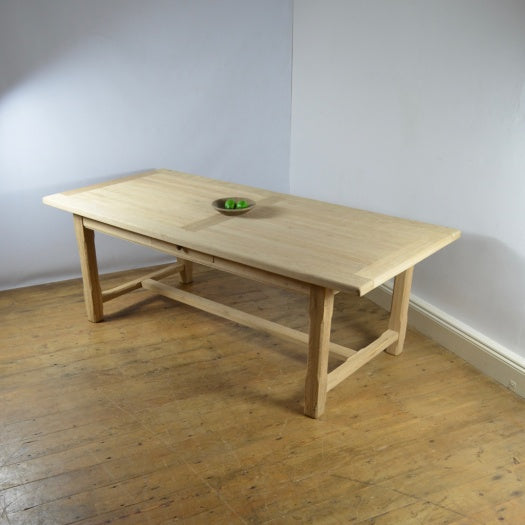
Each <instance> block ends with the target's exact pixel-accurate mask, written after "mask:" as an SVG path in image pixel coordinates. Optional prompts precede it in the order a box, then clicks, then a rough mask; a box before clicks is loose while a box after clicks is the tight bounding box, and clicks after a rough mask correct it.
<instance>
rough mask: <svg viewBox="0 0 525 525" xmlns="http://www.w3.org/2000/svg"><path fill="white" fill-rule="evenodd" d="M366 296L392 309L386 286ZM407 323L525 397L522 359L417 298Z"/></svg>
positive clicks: (524, 372)
mask: <svg viewBox="0 0 525 525" xmlns="http://www.w3.org/2000/svg"><path fill="white" fill-rule="evenodd" d="M367 297H368V298H369V299H371V300H372V301H374V302H375V303H376V304H378V305H379V306H381V307H382V308H385V309H386V310H389V309H390V302H391V297H392V290H391V288H389V287H388V286H386V285H383V286H380V287H379V288H376V289H375V290H373V291H372V292H370V293H368V294H367ZM408 324H409V326H410V328H413V329H415V330H417V331H418V332H420V333H422V334H423V335H425V336H427V337H429V338H430V339H432V340H433V341H436V342H437V343H439V344H440V345H441V346H443V347H445V348H446V349H447V350H450V351H451V352H453V353H454V354H456V355H458V356H459V357H461V358H462V359H464V360H465V361H467V362H468V363H470V364H471V365H472V366H474V367H475V368H477V369H478V370H479V371H481V372H482V373H484V374H485V375H487V376H489V377H491V378H493V379H495V380H496V381H498V382H499V383H501V384H502V385H504V386H505V387H507V388H508V389H509V390H512V391H513V392H515V393H516V394H518V395H519V396H521V397H524V398H525V359H524V358H522V357H521V356H519V355H517V354H515V353H514V352H512V351H511V350H509V349H507V348H505V347H504V346H502V345H500V344H499V343H496V342H495V341H492V340H491V339H489V338H488V337H486V336H484V335H483V334H481V333H479V332H477V331H476V330H474V329H473V328H471V327H469V326H467V325H465V324H463V323H461V322H460V321H458V320H457V319H455V318H454V317H451V316H449V315H447V314H446V313H444V312H442V311H441V310H439V309H437V308H435V307H434V306H432V305H431V304H429V303H427V302H426V301H423V300H422V299H420V298H418V297H415V296H412V297H411V299H410V306H409V311H408Z"/></svg>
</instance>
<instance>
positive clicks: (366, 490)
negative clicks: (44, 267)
mask: <svg viewBox="0 0 525 525" xmlns="http://www.w3.org/2000/svg"><path fill="white" fill-rule="evenodd" d="M155 270H156V269H147V270H144V269H142V270H139V271H128V272H125V273H124V274H120V275H119V274H115V275H108V276H104V275H103V276H101V282H102V285H103V288H104V289H112V288H114V287H116V286H118V285H119V284H120V283H121V282H128V281H132V280H134V279H139V278H142V276H143V275H144V274H147V273H149V272H151V271H155ZM194 277H195V279H194V282H193V283H192V284H191V285H184V289H188V290H191V291H192V292H195V293H196V294H199V295H201V296H203V297H206V298H210V299H211V300H224V301H225V302H226V303H227V305H228V306H229V307H232V308H236V309H240V310H246V311H247V313H250V314H252V315H254V316H262V317H264V318H267V319H268V320H270V321H272V322H275V323H279V324H286V325H289V326H292V327H293V328H294V329H297V330H300V331H304V330H307V328H308V319H307V317H305V315H304V314H305V311H306V310H307V308H308V301H307V298H306V297H305V296H304V295H302V294H296V293H292V292H290V291H288V290H285V289H281V288H275V287H270V286H267V285H260V284H258V283H256V282H254V281H250V280H245V279H239V278H236V277H235V276H233V275H229V274H223V273H221V272H218V271H214V270H208V269H206V268H203V267H200V266H198V265H196V267H195V271H194ZM178 280H179V279H178V276H177V275H173V276H171V277H168V278H167V279H166V281H165V282H166V283H167V284H168V285H170V286H180V284H179V283H178ZM81 295H82V282H81V281H80V280H74V281H68V282H64V283H55V284H48V285H44V286H37V287H29V288H23V289H18V290H11V291H4V292H0V319H1V326H2V330H1V331H0V422H1V424H0V516H1V517H0V523H2V525H3V523H6V525H8V524H11V525H13V524H24V525H25V524H38V523H50V524H51V523H52V524H59V523H60V524H66V523H68V524H69V523H75V524H81V525H88V524H89V525H95V524H96V525H101V524H103V523H107V524H120V523H125V524H140V525H142V524H144V523H152V524H166V525H167V524H169V523H197V524H199V523H203V524H207V523H227V524H239V525H240V524H246V523H260V524H263V525H266V524H268V525H270V524H275V523H328V524H331V523H348V522H350V523H361V524H367V523H368V524H369V523H375V524H382V525H384V524H388V525H391V524H403V525H420V524H422V523H423V524H427V523H428V524H433V523H439V524H440V523H447V524H450V525H467V524H468V525H471V524H480V523H483V524H485V523H487V524H490V523H510V524H519V523H521V521H522V517H523V516H524V515H525V497H524V494H523V492H524V491H523V479H524V476H525V469H524V465H525V459H524V458H525V402H524V401H523V400H522V399H520V398H519V397H517V396H516V395H514V394H513V393H511V392H509V391H508V390H506V389H504V388H502V387H501V386H500V385H498V384H496V383H495V382H493V381H492V380H490V379H488V378H487V377H485V376H483V375H481V374H480V373H479V372H477V371H476V370H474V369H473V368H472V367H471V366H470V365H468V364H467V363H465V362H464V361H462V360H461V359H459V358H458V357H457V356H455V355H454V354H452V353H450V352H447V351H445V350H444V349H443V348H441V347H439V346H438V345H436V344H435V343H433V342H432V341H429V340H428V339H426V338H425V337H423V336H421V335H420V334H418V333H416V332H412V331H410V330H409V331H408V332H407V335H406V340H405V350H404V351H403V353H402V354H401V355H399V356H397V357H395V358H394V357H393V356H390V355H388V354H386V353H384V352H383V353H381V354H380V355H378V356H377V357H376V358H375V359H373V360H372V361H370V362H369V363H368V364H367V366H366V367H364V368H361V369H359V370H357V371H356V372H355V373H354V374H353V376H352V380H349V381H344V382H342V383H341V384H340V385H339V386H338V387H337V388H335V389H334V390H332V391H331V392H330V394H329V396H330V398H331V400H332V402H330V403H328V405H327V410H326V413H325V414H326V415H325V417H323V418H321V419H320V420H317V421H312V420H311V419H309V418H305V417H303V415H302V411H303V386H304V365H305V362H306V355H305V351H304V345H303V343H301V342H294V341H287V340H282V339H281V337H279V338H275V337H273V336H269V335H266V334H264V333H263V332H260V331H259V330H252V329H249V328H244V327H242V326H237V325H233V324H232V323H226V322H224V321H222V320H221V319H219V318H216V317H213V316H210V315H208V314H206V313H204V312H201V311H199V310H196V309H193V308H190V307H187V306H185V305H183V304H178V303H176V302H173V301H171V300H167V299H164V298H163V297H162V296H157V295H153V294H152V293H150V292H149V291H148V290H145V289H142V288H141V289H137V290H135V291H133V292H131V293H129V294H126V295H122V296H120V297H118V298H116V299H115V300H113V301H110V302H107V303H105V304H104V307H105V310H106V319H107V321H108V322H104V323H87V322H86V321H85V317H84V315H83V314H84V305H83V303H82V301H81V300H80V298H81ZM385 330H388V312H386V311H385V310H382V309H381V308H379V307H378V306H377V305H375V304H374V303H372V302H371V301H369V300H368V299H367V298H366V297H365V298H362V299H358V298H357V297H356V296H354V295H352V294H339V295H337V296H336V297H335V300H334V309H333V317H332V337H333V339H334V340H335V341H337V342H338V343H341V344H343V345H347V346H351V347H353V348H361V347H366V346H367V344H369V343H370V341H371V340H373V339H375V338H377V337H378V336H379V335H380V334H382V333H384V332H385ZM338 362H339V361H338V360H335V362H334V360H332V358H330V360H329V370H330V369H331V368H332V367H333V366H334V365H336V364H338Z"/></svg>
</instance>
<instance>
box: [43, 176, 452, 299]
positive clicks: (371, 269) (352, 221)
mask: <svg viewBox="0 0 525 525" xmlns="http://www.w3.org/2000/svg"><path fill="white" fill-rule="evenodd" d="M225 194H226V195H227V194H232V195H245V196H246V197H248V198H251V199H252V200H254V201H256V202H257V206H256V207H255V208H254V210H253V211H251V212H249V213H248V214H246V215H243V216H240V217H226V216H224V215H221V214H219V213H217V212H216V211H215V210H214V209H213V208H212V206H211V203H212V202H213V201H214V200H215V199H216V198H217V195H219V197H221V196H224V195H225ZM44 202H45V203H46V204H49V205H51V206H55V207H57V208H60V209H63V210H66V211H69V212H71V213H76V214H78V215H81V216H83V217H86V218H88V219H92V220H94V221H98V222H99V223H102V224H107V225H110V226H114V227H117V228H121V229H122V230H126V231H128V232H134V233H137V234H140V235H143V236H145V237H147V238H151V239H154V240H158V241H162V242H165V243H167V244H170V245H174V246H182V247H185V248H188V249H192V250H195V251H197V252H202V253H206V254H209V255H211V256H215V257H221V258H223V259H225V260H228V261H233V262H236V263H240V264H243V265H246V266H248V267H254V268H258V269H260V270H265V271H268V272H270V273H273V274H276V275H283V276H285V277H289V278H292V279H295V280H297V281H300V282H307V283H309V284H316V285H319V286H323V287H326V288H330V289H333V290H341V291H357V292H358V293H359V294H360V295H363V294H365V293H367V292H369V291H370V290H372V289H373V288H375V287H377V286H379V285H380V284H382V283H384V282H385V281H387V280H388V279H390V278H393V277H395V276H396V275H398V274H400V273H402V272H403V271H405V270H407V269H408V268H410V267H412V266H414V265H415V264H417V263H418V262H419V261H421V260H423V259H425V258H426V257H428V256H429V255H431V254H432V253H434V252H436V251H437V250H439V249H441V248H443V247H444V246H446V245H448V244H450V243H451V242H453V241H454V240H456V239H457V238H458V237H459V235H460V232H459V231H458V230H456V229H453V228H445V227H442V226H436V225H431V224H425V223H421V222H416V221H410V220H406V219H401V218H396V217H390V216H386V215H381V214H378V213H372V212H367V211H363V210H357V209H353V208H348V207H345V206H338V205H334V204H329V203H325V202H321V201H316V200H312V199H305V198H301V197H297V196H294V195H286V194H281V193H276V192H271V191H268V190H263V189H259V188H253V187H249V186H243V185H240V184H233V183H227V182H223V181H218V180H213V179H209V178H205V177H200V176H196V175H188V174H185V173H180V172H175V171H169V170H155V171H152V172H147V173H144V174H142V175H134V176H133V177H131V178H125V179H122V180H118V179H117V180H114V181H109V182H107V183H106V184H99V185H96V186H95V187H90V188H86V189H77V190H74V191H72V192H66V193H58V194H55V195H50V196H47V197H45V198H44Z"/></svg>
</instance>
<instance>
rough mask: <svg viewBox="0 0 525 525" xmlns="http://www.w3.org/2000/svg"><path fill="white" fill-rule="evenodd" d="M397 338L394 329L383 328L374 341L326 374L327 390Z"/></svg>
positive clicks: (397, 335)
mask: <svg viewBox="0 0 525 525" xmlns="http://www.w3.org/2000/svg"><path fill="white" fill-rule="evenodd" d="M398 338H399V334H398V333H397V332H396V331H394V330H385V332H384V333H383V334H381V335H380V336H379V337H378V338H377V339H376V340H375V341H373V342H372V343H370V344H369V345H367V346H365V347H364V348H362V349H361V350H359V351H358V352H356V353H355V354H354V355H353V356H350V357H349V358H348V359H347V360H346V361H345V362H344V363H343V364H341V365H339V366H338V367H337V368H336V369H335V370H332V371H331V372H330V373H329V374H328V382H327V390H328V391H330V390H332V389H333V388H335V387H336V386H337V385H338V384H339V383H340V382H341V381H343V380H344V379H346V378H347V377H348V376H350V375H351V374H353V373H354V372H355V371H356V370H358V369H359V368H361V367H362V366H363V365H364V364H366V363H368V361H370V360H371V359H373V358H374V357H376V356H377V355H379V354H380V353H381V352H383V351H384V350H385V349H387V348H388V347H390V346H391V345H393V344H395V342H397V340H398Z"/></svg>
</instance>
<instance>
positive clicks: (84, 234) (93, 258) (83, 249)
mask: <svg viewBox="0 0 525 525" xmlns="http://www.w3.org/2000/svg"><path fill="white" fill-rule="evenodd" d="M73 220H74V224H75V234H76V236H77V244H78V253H79V256H80V268H81V270H82V281H83V283H84V302H85V303H86V310H87V316H88V319H89V320H90V321H91V322H93V323H98V322H99V321H102V319H103V318H104V311H103V306H102V291H101V288H100V281H99V277H98V265H97V254H96V251H95V232H94V231H93V230H90V229H88V228H86V227H84V221H83V218H82V217H80V216H79V215H73Z"/></svg>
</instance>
